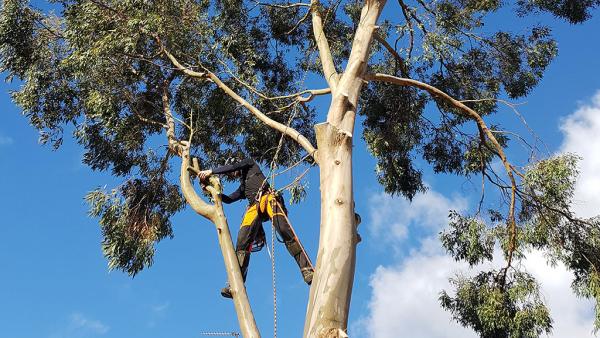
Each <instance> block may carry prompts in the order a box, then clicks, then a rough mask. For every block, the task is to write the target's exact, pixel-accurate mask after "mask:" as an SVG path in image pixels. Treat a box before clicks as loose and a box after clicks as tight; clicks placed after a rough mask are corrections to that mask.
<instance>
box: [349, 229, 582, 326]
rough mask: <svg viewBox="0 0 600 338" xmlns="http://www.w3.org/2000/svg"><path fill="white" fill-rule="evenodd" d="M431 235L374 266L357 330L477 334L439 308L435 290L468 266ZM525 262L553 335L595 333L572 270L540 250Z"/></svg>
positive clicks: (446, 284) (442, 287)
mask: <svg viewBox="0 0 600 338" xmlns="http://www.w3.org/2000/svg"><path fill="white" fill-rule="evenodd" d="M435 240H437V239H435V238H429V239H428V240H427V241H425V242H426V243H427V244H426V245H423V247H422V249H421V250H419V251H417V252H414V253H412V254H411V255H410V256H409V257H408V258H406V259H405V260H404V261H403V262H401V263H399V264H397V265H396V266H392V267H383V266H379V267H378V268H377V269H376V271H375V273H374V274H373V275H372V276H371V283H370V285H371V287H372V295H371V300H370V303H369V315H368V316H367V317H366V318H363V319H361V320H360V322H359V325H358V326H359V327H358V328H357V329H358V330H360V331H365V332H366V336H368V337H374V338H375V337H376V338H388V337H389V338H394V337H399V336H402V337H412V338H420V337H422V338H446V337H447V338H451V337H452V338H453V337H461V338H469V337H477V335H476V334H475V333H474V331H472V330H471V329H467V328H464V327H461V326H460V325H459V324H458V323H456V322H455V321H453V320H452V318H451V314H450V313H449V312H447V311H445V310H443V309H442V308H441V307H440V304H439V302H438V296H439V292H440V291H441V290H449V291H451V287H450V284H449V282H448V279H449V278H451V277H454V276H455V275H456V273H457V272H466V271H468V267H467V265H466V264H464V263H457V262H455V261H454V260H453V259H452V258H451V257H449V256H448V255H446V254H444V253H442V252H441V250H439V249H438V250H432V246H431V243H432V242H433V241H435ZM524 266H525V269H526V270H527V271H529V272H530V273H532V274H533V275H534V276H535V277H536V278H537V280H538V281H539V282H540V284H541V288H542V294H543V297H544V299H545V301H546V303H547V305H548V307H549V308H550V311H551V314H552V318H553V319H554V325H553V331H552V332H553V334H552V337H554V338H573V337H577V338H586V337H594V335H593V334H592V328H593V315H594V313H593V308H594V307H593V304H592V302H590V301H585V300H582V299H578V298H577V297H576V296H575V295H574V294H573V293H572V292H571V291H570V283H571V280H572V278H573V276H572V274H571V273H570V272H568V271H567V269H566V268H565V267H564V266H563V265H561V264H559V265H558V266H557V267H551V266H549V265H548V264H547V263H546V260H545V258H544V257H543V255H542V254H541V253H540V252H534V253H531V254H530V255H529V257H528V259H527V261H525V262H524ZM471 273H473V272H471Z"/></svg>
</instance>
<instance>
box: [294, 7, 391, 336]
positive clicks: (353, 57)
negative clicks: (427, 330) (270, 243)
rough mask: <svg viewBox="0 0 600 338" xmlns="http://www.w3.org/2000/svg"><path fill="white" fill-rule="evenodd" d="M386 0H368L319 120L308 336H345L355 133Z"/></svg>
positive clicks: (353, 259)
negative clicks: (317, 224)
mask: <svg viewBox="0 0 600 338" xmlns="http://www.w3.org/2000/svg"><path fill="white" fill-rule="evenodd" d="M384 5H385V0H367V1H366V2H365V5H364V6H363V9H362V12H361V18H360V21H359V24H358V28H357V30H356V33H355V36H354V41H353V44H352V51H351V53H350V57H349V59H348V65H347V67H346V69H345V71H344V73H343V74H342V76H341V78H340V80H339V82H338V83H337V85H336V87H335V88H332V99H331V105H330V107H329V112H328V114H327V122H326V123H322V124H319V125H317V126H315V131H316V136H317V149H318V150H317V153H316V157H317V162H318V163H319V169H320V185H321V231H320V237H319V251H318V254H317V266H316V272H315V276H314V278H313V283H312V286H311V289H310V296H309V303H308V308H307V311H306V320H305V324H304V337H311V338H312V337H346V336H347V334H346V331H347V327H348V312H349V309H350V299H351V295H352V285H353V282H354V270H355V262H356V243H357V234H356V222H355V216H354V215H355V213H354V194H353V187H352V184H353V183H352V134H353V132H354V122H355V119H356V109H357V106H358V98H359V96H360V91H361V88H362V85H363V83H364V80H363V75H364V74H365V71H366V65H367V61H368V58H369V47H370V45H371V41H372V40H373V35H374V33H375V30H376V29H377V26H376V22H377V19H378V18H379V15H380V14H381V10H382V9H383V6H384Z"/></svg>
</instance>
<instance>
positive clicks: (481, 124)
mask: <svg viewBox="0 0 600 338" xmlns="http://www.w3.org/2000/svg"><path fill="white" fill-rule="evenodd" d="M364 78H365V80H367V81H382V82H388V83H393V84H396V85H400V86H411V87H416V88H419V89H422V90H425V91H427V92H428V93H429V94H431V95H432V96H434V97H437V98H441V99H443V100H445V101H446V102H448V103H450V104H451V105H453V106H454V107H455V108H458V109H459V110H461V111H463V112H464V113H466V115H467V117H469V118H471V119H473V120H474V121H475V122H476V123H477V127H478V128H479V132H480V134H482V136H483V135H485V136H486V137H487V138H488V139H489V140H490V142H491V143H492V145H493V146H494V148H495V150H496V154H497V155H498V157H500V160H501V161H502V164H503V165H504V170H505V171H506V174H507V175H508V177H509V179H510V182H511V197H510V209H509V214H508V220H507V221H508V224H507V226H508V228H509V229H508V230H509V235H510V238H509V248H508V258H507V267H506V269H505V270H504V271H505V273H504V278H503V280H505V277H506V270H508V268H509V267H510V266H511V263H512V259H513V253H514V251H515V250H516V238H517V225H516V222H515V203H516V194H517V183H516V180H515V177H514V175H513V167H512V165H511V164H510V163H509V162H508V159H507V158H506V155H505V153H504V149H503V148H502V146H501V145H500V143H499V142H498V140H497V139H496V137H495V136H494V133H493V132H492V131H491V130H490V129H489V128H488V127H487V125H486V124H485V121H483V118H481V116H480V115H479V114H478V113H477V112H475V111H474V110H473V109H471V108H469V107H468V106H466V105H465V104H464V103H462V102H460V101H458V100H456V99H454V98H453V97H451V96H450V95H448V94H446V93H445V92H443V91H442V90H440V89H438V88H436V87H434V86H431V85H429V84H426V83H423V82H420V81H417V80H413V79H407V78H399V77H396V76H391V75H387V74H368V75H366V76H365V77H364Z"/></svg>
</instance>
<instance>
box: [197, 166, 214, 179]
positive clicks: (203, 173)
mask: <svg viewBox="0 0 600 338" xmlns="http://www.w3.org/2000/svg"><path fill="white" fill-rule="evenodd" d="M210 175H212V170H210V169H208V170H201V171H200V172H199V173H198V177H200V179H201V180H202V181H204V180H205V179H207V178H208V177H209V176H210Z"/></svg>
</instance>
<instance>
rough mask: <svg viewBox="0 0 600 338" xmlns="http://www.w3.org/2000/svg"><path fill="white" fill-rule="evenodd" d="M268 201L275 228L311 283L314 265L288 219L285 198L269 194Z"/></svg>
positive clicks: (307, 280) (305, 277)
mask: <svg viewBox="0 0 600 338" xmlns="http://www.w3.org/2000/svg"><path fill="white" fill-rule="evenodd" d="M268 203H269V205H268V207H267V211H268V213H269V217H270V218H271V222H273V225H274V226H275V229H276V230H277V232H278V233H279V235H280V236H281V238H282V239H283V241H284V242H285V247H286V248H287V250H288V252H289V253H290V255H291V256H292V257H294V260H295V261H296V263H297V264H298V267H299V268H300V272H301V273H302V277H303V278H304V281H305V282H306V284H308V285H310V283H312V278H313V274H314V271H313V267H312V265H311V263H310V258H308V256H307V254H306V251H304V248H303V247H302V244H301V243H300V240H299V239H298V237H297V236H296V234H295V233H294V231H293V230H292V227H291V225H290V224H289V222H288V220H287V210H286V209H285V205H284V204H283V199H281V198H277V197H274V196H273V195H269V200H268Z"/></svg>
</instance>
